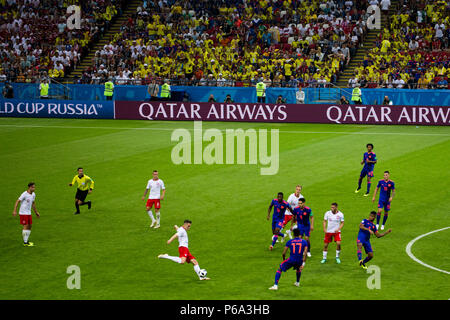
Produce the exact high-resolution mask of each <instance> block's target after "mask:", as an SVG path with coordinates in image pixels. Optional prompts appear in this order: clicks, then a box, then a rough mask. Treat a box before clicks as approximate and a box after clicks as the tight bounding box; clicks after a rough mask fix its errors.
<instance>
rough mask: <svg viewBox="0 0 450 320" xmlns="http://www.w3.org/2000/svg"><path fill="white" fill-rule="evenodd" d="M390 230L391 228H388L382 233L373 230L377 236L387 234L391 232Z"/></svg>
mask: <svg viewBox="0 0 450 320" xmlns="http://www.w3.org/2000/svg"><path fill="white" fill-rule="evenodd" d="M391 232H392V229H388V230H387V231H386V232H383V233H379V232H378V231H377V232H375V235H376V236H377V238H381V237H384V236H385V235H387V234H388V233H391Z"/></svg>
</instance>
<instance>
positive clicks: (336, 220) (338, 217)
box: [323, 210, 344, 233]
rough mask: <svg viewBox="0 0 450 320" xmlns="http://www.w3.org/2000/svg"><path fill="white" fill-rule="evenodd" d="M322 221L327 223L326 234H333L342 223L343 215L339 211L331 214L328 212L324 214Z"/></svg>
mask: <svg viewBox="0 0 450 320" xmlns="http://www.w3.org/2000/svg"><path fill="white" fill-rule="evenodd" d="M323 219H324V220H326V221H327V222H328V226H327V233H335V232H336V230H337V229H338V228H339V225H340V224H341V222H343V221H344V214H343V213H342V212H340V211H338V212H336V213H333V212H331V210H329V211H327V212H325V216H324V217H323Z"/></svg>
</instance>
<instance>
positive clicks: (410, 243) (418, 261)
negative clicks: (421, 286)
mask: <svg viewBox="0 0 450 320" xmlns="http://www.w3.org/2000/svg"><path fill="white" fill-rule="evenodd" d="M446 229H450V227H445V228H442V229H438V230H434V231H430V232H428V233H425V234H422V235H420V236H418V237H416V238H414V239H413V240H411V241H410V242H409V243H408V244H407V245H406V253H407V254H408V256H409V257H410V258H411V259H413V260H414V261H415V262H417V263H419V264H421V265H423V266H424V267H427V268H430V269H433V270H436V271H439V272H443V273H446V274H450V271H445V270H442V269H439V268H436V267H433V266H430V265H429V264H426V263H425V262H423V261H421V260H419V259H417V258H416V257H415V256H414V255H413V254H412V252H411V247H412V246H413V244H414V243H415V242H416V241H417V240H419V239H422V238H423V237H426V236H428V235H430V234H432V233H435V232H439V231H443V230H446ZM449 300H450V299H449Z"/></svg>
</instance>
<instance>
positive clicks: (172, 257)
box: [161, 256, 181, 263]
mask: <svg viewBox="0 0 450 320" xmlns="http://www.w3.org/2000/svg"><path fill="white" fill-rule="evenodd" d="M161 258H163V259H169V260H172V261H173V262H176V263H181V258H180V257H174V256H166V257H161Z"/></svg>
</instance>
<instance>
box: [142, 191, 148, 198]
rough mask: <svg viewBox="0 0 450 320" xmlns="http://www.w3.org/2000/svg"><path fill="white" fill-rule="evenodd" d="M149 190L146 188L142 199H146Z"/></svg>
mask: <svg viewBox="0 0 450 320" xmlns="http://www.w3.org/2000/svg"><path fill="white" fill-rule="evenodd" d="M147 192H148V189H145V192H144V195H143V196H142V200H145V197H146V196H147Z"/></svg>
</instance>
